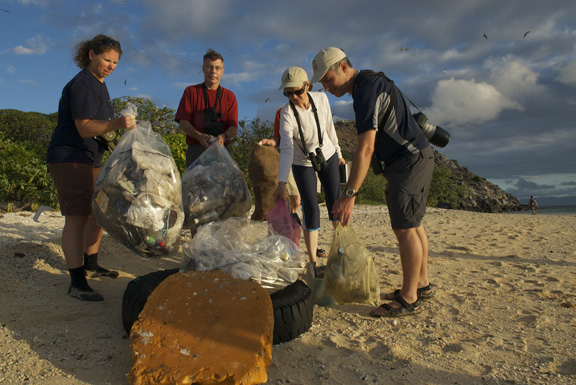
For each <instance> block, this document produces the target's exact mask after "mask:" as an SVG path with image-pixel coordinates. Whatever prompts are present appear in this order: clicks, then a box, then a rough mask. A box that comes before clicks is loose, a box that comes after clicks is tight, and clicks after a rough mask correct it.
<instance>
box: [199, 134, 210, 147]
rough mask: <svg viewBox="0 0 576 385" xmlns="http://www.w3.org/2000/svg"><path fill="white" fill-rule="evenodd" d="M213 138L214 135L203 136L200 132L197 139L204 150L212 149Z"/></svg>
mask: <svg viewBox="0 0 576 385" xmlns="http://www.w3.org/2000/svg"><path fill="white" fill-rule="evenodd" d="M212 138H213V137H212V135H208V134H203V133H201V132H199V133H198V136H197V137H196V139H197V140H198V141H199V142H200V145H202V147H204V148H208V147H210V145H211V144H212Z"/></svg>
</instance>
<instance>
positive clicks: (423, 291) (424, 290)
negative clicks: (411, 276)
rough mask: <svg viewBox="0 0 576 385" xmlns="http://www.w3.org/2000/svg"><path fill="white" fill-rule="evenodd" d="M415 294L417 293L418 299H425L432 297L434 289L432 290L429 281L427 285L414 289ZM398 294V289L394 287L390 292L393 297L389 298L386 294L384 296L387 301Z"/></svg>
mask: <svg viewBox="0 0 576 385" xmlns="http://www.w3.org/2000/svg"><path fill="white" fill-rule="evenodd" d="M416 294H417V295H418V300H427V299H430V298H432V297H434V291H432V284H431V283H429V284H428V286H424V287H420V288H418V289H416ZM399 296H400V289H396V290H394V291H393V292H392V297H393V298H389V297H388V295H386V296H385V298H386V299H387V300H389V301H393V300H395V299H396V298H397V297H399Z"/></svg>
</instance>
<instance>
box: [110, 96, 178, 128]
mask: <svg viewBox="0 0 576 385" xmlns="http://www.w3.org/2000/svg"><path fill="white" fill-rule="evenodd" d="M128 103H132V104H134V105H135V106H136V108H137V109H138V116H137V118H138V120H147V121H149V122H150V124H151V125H152V129H153V130H154V131H156V132H158V133H160V134H167V133H172V134H174V133H177V132H178V125H177V124H176V122H175V121H174V116H175V115H176V111H174V110H173V109H171V108H168V107H166V106H163V107H162V108H160V107H158V106H156V105H154V103H152V102H151V101H150V100H149V99H144V98H136V97H132V96H122V97H120V98H116V99H114V100H112V105H113V106H114V111H116V115H117V116H120V112H121V111H122V110H123V109H124V108H126V105H127V104H128Z"/></svg>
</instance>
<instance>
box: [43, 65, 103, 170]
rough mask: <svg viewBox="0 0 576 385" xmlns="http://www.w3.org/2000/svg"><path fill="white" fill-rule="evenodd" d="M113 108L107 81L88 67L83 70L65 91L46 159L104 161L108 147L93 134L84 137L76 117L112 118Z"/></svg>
mask: <svg viewBox="0 0 576 385" xmlns="http://www.w3.org/2000/svg"><path fill="white" fill-rule="evenodd" d="M113 117H114V108H113V107H112V102H111V100H110V95H109V94H108V88H107V87H106V83H103V82H100V81H99V80H98V79H96V77H95V76H94V75H92V74H91V73H90V72H89V71H88V70H83V71H80V72H79V73H78V74H77V75H76V76H75V77H74V78H73V79H72V80H70V82H68V84H66V86H65V87H64V90H63V91H62V97H61V98H60V103H59V105H58V125H57V126H56V128H55V129H54V133H53V134H52V138H51V140H50V144H49V145H48V151H47V156H46V162H47V163H60V162H76V163H88V164H90V165H92V166H95V167H100V166H101V165H102V156H103V155H104V151H105V150H106V148H105V147H104V145H103V144H100V143H99V142H98V141H97V140H96V139H94V138H82V137H81V136H80V134H79V133H78V129H77V128H76V125H75V124H74V119H93V120H109V119H112V118H113Z"/></svg>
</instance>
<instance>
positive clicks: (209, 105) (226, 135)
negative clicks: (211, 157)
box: [174, 49, 238, 167]
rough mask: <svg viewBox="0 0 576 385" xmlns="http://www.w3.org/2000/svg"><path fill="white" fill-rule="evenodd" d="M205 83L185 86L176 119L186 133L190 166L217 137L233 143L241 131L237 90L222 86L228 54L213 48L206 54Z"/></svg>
mask: <svg viewBox="0 0 576 385" xmlns="http://www.w3.org/2000/svg"><path fill="white" fill-rule="evenodd" d="M202 71H203V72H204V83H201V84H196V85H193V86H189V87H187V88H186V90H184V94H183V95H182V99H180V105H179V106H178V110H177V111H176V117H175V119H174V120H175V121H176V122H178V125H179V126H180V129H181V130H182V131H184V133H186V144H188V149H187V151H186V167H188V166H190V165H191V164H192V163H194V161H195V160H196V159H198V157H199V156H200V155H201V154H202V153H203V152H204V150H205V149H206V148H208V146H209V145H210V144H211V143H212V140H213V139H215V140H216V141H218V144H220V145H228V144H230V138H232V137H234V136H236V134H237V133H238V103H237V102H236V96H235V95H234V93H233V92H232V91H230V90H228V89H226V88H224V87H222V86H220V80H221V79H222V75H223V74H224V58H223V57H222V55H221V54H220V53H218V52H216V51H214V50H213V49H209V50H208V51H207V52H206V54H205V55H204V61H203V65H202Z"/></svg>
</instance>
